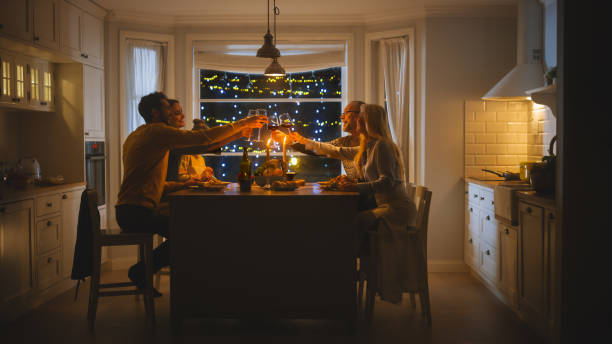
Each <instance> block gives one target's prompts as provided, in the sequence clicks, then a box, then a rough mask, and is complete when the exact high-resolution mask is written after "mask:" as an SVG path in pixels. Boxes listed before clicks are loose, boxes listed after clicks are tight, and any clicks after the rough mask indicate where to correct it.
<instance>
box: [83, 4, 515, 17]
mask: <svg viewBox="0 0 612 344" xmlns="http://www.w3.org/2000/svg"><path fill="white" fill-rule="evenodd" d="M91 1H93V2H95V3H97V4H99V5H100V6H101V7H103V8H104V9H106V10H109V11H112V12H115V13H140V14H149V15H156V14H165V15H166V16H169V17H181V16H206V17H214V16H221V15H222V16H232V17H246V16H250V17H265V16H266V4H267V2H266V0H216V1H211V0H129V1H126V0H91ZM516 1H517V0H300V1H298V0H277V2H276V5H277V6H278V7H279V9H280V14H281V17H285V18H287V17H295V18H297V17H302V18H303V17H316V16H326V17H330V16H338V17H339V18H347V17H351V16H357V17H360V18H362V19H363V18H367V16H369V15H376V14H377V15H380V14H384V13H394V12H397V11H408V10H415V9H422V8H424V7H446V6H448V7H455V8H456V7H461V6H496V5H509V4H515V3H516ZM271 3H272V1H271ZM270 6H272V4H271V5H270ZM281 17H279V20H280V18H281ZM258 19H259V18H258Z"/></svg>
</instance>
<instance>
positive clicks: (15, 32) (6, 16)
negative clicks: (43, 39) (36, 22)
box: [0, 0, 32, 40]
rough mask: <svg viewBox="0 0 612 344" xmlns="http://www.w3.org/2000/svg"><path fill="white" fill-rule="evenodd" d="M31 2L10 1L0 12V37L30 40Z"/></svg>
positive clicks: (29, 0) (22, 0) (28, 0)
mask: <svg viewBox="0 0 612 344" xmlns="http://www.w3.org/2000/svg"><path fill="white" fill-rule="evenodd" d="M31 9H32V7H31V0H11V5H10V6H2V10H1V11H0V35H3V36H6V37H9V38H13V39H20V40H30V39H31V38H32V20H31V18H32V10H31Z"/></svg>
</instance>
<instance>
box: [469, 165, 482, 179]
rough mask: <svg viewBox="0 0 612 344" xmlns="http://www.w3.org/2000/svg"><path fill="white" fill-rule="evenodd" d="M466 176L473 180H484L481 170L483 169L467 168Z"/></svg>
mask: <svg viewBox="0 0 612 344" xmlns="http://www.w3.org/2000/svg"><path fill="white" fill-rule="evenodd" d="M465 176H466V177H471V178H478V179H481V178H483V176H484V174H483V172H482V170H481V167H468V166H466V167H465Z"/></svg>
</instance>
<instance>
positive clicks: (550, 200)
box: [517, 191, 556, 209]
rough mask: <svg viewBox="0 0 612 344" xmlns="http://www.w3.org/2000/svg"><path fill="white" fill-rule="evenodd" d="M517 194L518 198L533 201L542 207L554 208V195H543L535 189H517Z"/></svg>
mask: <svg viewBox="0 0 612 344" xmlns="http://www.w3.org/2000/svg"><path fill="white" fill-rule="evenodd" d="M517 196H518V198H519V200H524V201H527V202H529V203H535V204H536V205H539V206H542V207H544V208H549V209H554V208H555V206H556V203H555V196H554V195H543V194H539V193H536V192H535V191H518V192H517Z"/></svg>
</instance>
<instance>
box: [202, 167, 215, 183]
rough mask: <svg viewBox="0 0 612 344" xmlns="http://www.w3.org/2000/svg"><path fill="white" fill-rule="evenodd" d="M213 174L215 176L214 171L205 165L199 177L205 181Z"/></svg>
mask: <svg viewBox="0 0 612 344" xmlns="http://www.w3.org/2000/svg"><path fill="white" fill-rule="evenodd" d="M214 176H215V172H214V171H213V169H212V168H210V167H208V166H206V168H205V169H204V171H202V175H201V176H200V179H201V180H202V181H204V182H206V181H209V180H211V179H212V178H213V177H214Z"/></svg>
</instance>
